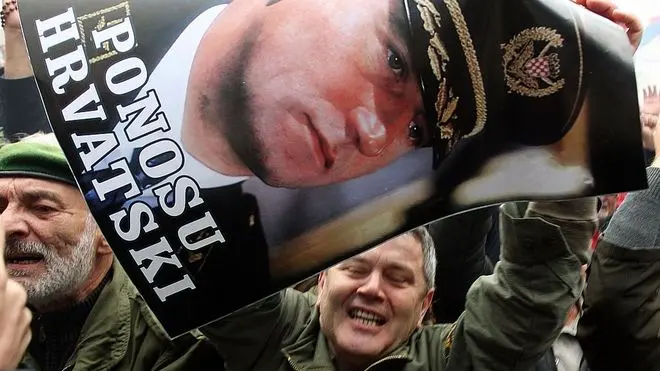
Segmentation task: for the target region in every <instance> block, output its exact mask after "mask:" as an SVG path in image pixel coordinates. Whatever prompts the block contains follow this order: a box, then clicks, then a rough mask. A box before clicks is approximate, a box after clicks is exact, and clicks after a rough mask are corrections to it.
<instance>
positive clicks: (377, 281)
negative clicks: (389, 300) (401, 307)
mask: <svg viewBox="0 0 660 371" xmlns="http://www.w3.org/2000/svg"><path fill="white" fill-rule="evenodd" d="M357 293H358V294H360V295H362V296H364V297H368V298H372V299H382V298H383V297H384V295H383V286H382V277H381V276H380V275H379V274H377V273H375V272H374V273H372V274H371V275H369V277H368V278H367V280H366V281H365V282H364V283H363V284H362V285H361V286H360V287H359V288H358V290H357Z"/></svg>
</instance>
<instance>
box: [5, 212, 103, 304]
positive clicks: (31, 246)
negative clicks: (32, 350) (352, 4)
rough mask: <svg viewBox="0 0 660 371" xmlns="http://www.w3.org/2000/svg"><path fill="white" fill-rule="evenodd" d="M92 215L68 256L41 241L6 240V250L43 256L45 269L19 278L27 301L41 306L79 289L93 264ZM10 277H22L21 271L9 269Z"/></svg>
mask: <svg viewBox="0 0 660 371" xmlns="http://www.w3.org/2000/svg"><path fill="white" fill-rule="evenodd" d="M95 228H96V225H95V224H94V219H93V218H92V217H89V219H88V220H87V221H86V223H85V230H84V231H83V233H82V235H81V236H80V240H79V241H78V243H77V245H76V246H74V247H73V248H72V249H71V251H70V255H69V256H61V255H60V254H58V252H57V251H56V250H55V249H52V248H49V247H48V246H46V245H44V244H43V243H40V242H28V241H23V240H8V241H7V246H6V253H10V252H12V253H14V252H20V253H31V254H39V255H41V256H43V259H44V265H45V267H46V272H44V273H43V274H42V275H41V276H40V277H36V278H34V279H32V280H29V281H27V280H22V281H21V283H22V284H23V287H24V288H25V291H26V292H27V295H28V303H29V304H31V305H33V306H35V307H37V308H40V307H47V306H48V305H49V304H51V303H54V302H58V301H64V300H66V298H67V297H69V296H71V295H72V294H73V293H74V292H75V291H76V290H78V289H79V288H80V287H81V286H82V285H83V284H84V283H85V281H86V280H87V278H89V274H90V273H91V271H92V268H93V266H94V260H95V257H96V251H95V249H94V244H93V243H94V231H95ZM8 273H9V276H10V277H15V278H18V277H21V276H24V274H23V273H22V272H21V271H12V270H9V272H8Z"/></svg>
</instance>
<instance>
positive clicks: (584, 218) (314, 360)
mask: <svg viewBox="0 0 660 371" xmlns="http://www.w3.org/2000/svg"><path fill="white" fill-rule="evenodd" d="M577 206H580V207H577ZM595 209H596V206H595V201H594V200H593V199H588V200H586V199H585V200H579V201H571V202H563V203H552V204H551V203H543V204H541V203H539V204H534V203H533V204H532V206H530V208H529V209H527V210H522V208H520V207H517V206H515V205H506V206H505V207H503V211H504V212H503V215H502V225H501V229H502V237H501V238H502V244H503V246H502V261H501V262H500V263H499V264H498V265H497V266H496V268H495V274H493V275H491V276H484V277H481V278H480V279H479V280H477V281H476V282H475V283H474V284H473V285H472V287H471V289H470V291H469V293H468V295H467V302H466V310H465V312H464V313H463V314H462V315H461V317H460V318H459V319H458V321H457V322H455V323H453V324H443V325H435V326H428V327H423V328H420V329H418V330H416V331H415V332H414V333H413V334H412V335H411V336H410V338H409V339H408V340H407V341H405V342H404V343H403V344H402V345H401V346H400V347H399V348H398V349H396V350H395V351H394V352H392V353H391V354H389V355H387V356H385V357H384V358H382V359H381V360H379V361H378V362H376V363H374V364H372V365H371V366H370V367H368V368H367V370H369V371H376V370H403V371H421V370H478V371H486V370H525V371H526V370H528V369H529V368H530V367H531V366H532V365H533V364H534V363H535V361H536V360H537V359H538V358H539V357H540V356H541V355H542V354H543V353H544V352H545V351H546V350H547V349H548V348H549V347H550V345H551V344H552V342H553V340H554V339H555V338H556V337H557V336H558V334H559V332H560V330H561V328H562V326H563V322H564V319H565V318H566V315H567V313H568V308H569V307H570V306H571V305H572V304H573V303H574V302H575V301H576V300H577V298H578V297H579V295H580V293H581V290H582V289H583V282H582V280H581V277H580V265H581V264H584V263H586V262H587V250H588V247H589V242H590V239H591V236H592V235H593V232H594V231H595V227H596V221H595V217H596V216H595ZM576 210H582V211H576ZM585 210H586V211H585ZM541 215H543V217H542V218H541V217H540V216H541ZM548 215H552V217H551V216H548ZM571 219H573V220H571ZM315 300H316V298H315V297H314V296H313V294H311V293H307V294H303V293H300V292H297V291H294V290H291V289H289V290H286V291H283V292H280V293H278V294H277V295H275V296H273V297H271V298H269V299H268V300H266V301H264V302H261V303H260V304H258V305H255V306H252V307H249V308H246V309H244V310H241V311H239V312H236V313H234V314H232V315H231V316H229V317H227V318H226V319H223V320H221V321H218V322H216V323H214V324H212V325H210V326H207V327H206V328H204V329H202V332H203V333H205V334H206V335H207V336H208V337H209V339H211V340H212V341H213V342H214V343H215V345H216V346H217V348H218V350H219V351H220V353H221V355H222V357H223V358H224V359H225V360H226V367H227V370H230V371H248V370H253V371H276V370H289V371H290V370H295V371H303V370H304V371H311V370H315V371H320V370H334V369H335V368H334V365H333V363H332V358H331V354H330V351H329V347H328V344H327V340H326V338H325V336H324V335H323V333H322V332H321V331H320V327H319V313H318V310H317V309H316V306H315Z"/></svg>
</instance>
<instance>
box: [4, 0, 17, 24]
mask: <svg viewBox="0 0 660 371" xmlns="http://www.w3.org/2000/svg"><path fill="white" fill-rule="evenodd" d="M2 28H7V29H14V30H20V28H21V22H20V20H19V18H18V2H17V0H2Z"/></svg>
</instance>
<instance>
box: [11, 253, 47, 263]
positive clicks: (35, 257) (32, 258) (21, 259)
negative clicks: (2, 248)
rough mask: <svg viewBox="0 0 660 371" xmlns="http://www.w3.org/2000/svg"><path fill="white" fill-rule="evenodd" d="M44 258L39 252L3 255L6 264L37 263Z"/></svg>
mask: <svg viewBox="0 0 660 371" xmlns="http://www.w3.org/2000/svg"><path fill="white" fill-rule="evenodd" d="M43 260H44V257H43V256H42V255H39V254H27V253H26V254H15V255H9V256H7V257H5V261H6V262H7V264H16V265H28V264H35V263H39V262H41V261H43Z"/></svg>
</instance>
